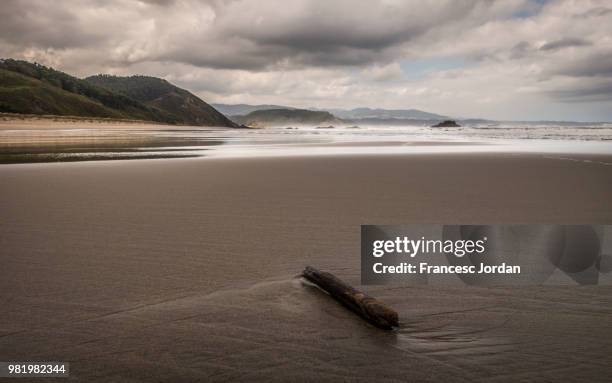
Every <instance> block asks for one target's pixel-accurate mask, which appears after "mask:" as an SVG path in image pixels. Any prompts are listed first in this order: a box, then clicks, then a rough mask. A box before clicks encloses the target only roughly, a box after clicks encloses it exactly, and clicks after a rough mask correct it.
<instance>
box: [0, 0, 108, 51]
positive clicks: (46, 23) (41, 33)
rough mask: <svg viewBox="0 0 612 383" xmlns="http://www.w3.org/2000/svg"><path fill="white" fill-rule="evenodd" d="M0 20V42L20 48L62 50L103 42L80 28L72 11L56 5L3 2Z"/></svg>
mask: <svg viewBox="0 0 612 383" xmlns="http://www.w3.org/2000/svg"><path fill="white" fill-rule="evenodd" d="M0 20H2V22H0V41H4V42H5V43H8V44H12V45H18V46H20V47H22V48H28V47H40V48H46V49H48V48H54V49H65V48H70V47H80V46H84V45H87V44H95V43H99V42H101V41H104V40H105V39H106V37H105V35H104V34H103V33H99V32H97V31H95V30H91V29H89V28H87V25H84V24H82V23H81V22H80V20H79V19H78V17H77V15H76V13H75V12H74V9H73V8H72V7H64V6H62V4H58V3H57V2H45V1H23V0H21V1H20V0H3V1H2V3H1V4H0Z"/></svg>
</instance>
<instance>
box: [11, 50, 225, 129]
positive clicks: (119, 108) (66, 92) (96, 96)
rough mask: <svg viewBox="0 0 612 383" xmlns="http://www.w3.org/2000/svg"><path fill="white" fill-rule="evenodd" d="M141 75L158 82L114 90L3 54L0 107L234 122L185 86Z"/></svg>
mask: <svg viewBox="0 0 612 383" xmlns="http://www.w3.org/2000/svg"><path fill="white" fill-rule="evenodd" d="M96 77H102V76H96ZM103 77H108V78H111V77H110V76H103ZM113 78H116V79H122V78H119V77H113ZM143 78H145V77H143ZM123 79H131V78H130V77H128V78H123ZM145 79H147V81H146V82H147V83H150V84H163V86H160V85H155V86H138V85H139V84H138V83H136V82H133V81H127V83H128V85H130V84H132V85H134V86H136V89H134V90H131V89H129V86H128V87H127V88H126V89H124V91H122V92H118V91H115V90H113V89H112V88H111V87H107V86H99V85H97V84H96V83H95V81H87V80H82V79H79V78H76V77H74V76H71V75H68V74H66V73H63V72H60V71H57V70H55V69H52V68H49V67H45V66H42V65H39V64H33V63H29V62H27V61H19V60H12V59H4V60H0V112H10V113H25V114H51V115H61V116H82V117H108V118H125V119H136V120H147V121H155V122H162V123H167V124H191V125H203V126H226V127H235V126H236V125H235V124H234V123H232V122H231V121H229V120H228V119H227V118H226V117H225V116H223V115H222V114H221V113H219V112H217V111H216V110H215V109H214V108H212V107H210V106H209V105H208V104H206V103H205V102H204V101H202V100H200V99H199V98H197V97H196V96H194V95H192V94H191V93H189V92H187V91H186V90H183V89H180V88H177V87H175V86H173V85H172V84H170V83H168V82H166V81H165V80H161V79H156V78H153V77H146V78H145ZM130 94H134V97H130ZM147 94H149V95H150V94H156V97H154V98H151V99H147Z"/></svg>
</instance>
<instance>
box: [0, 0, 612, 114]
mask: <svg viewBox="0 0 612 383" xmlns="http://www.w3.org/2000/svg"><path fill="white" fill-rule="evenodd" d="M0 20H2V22H1V23H0V56H1V57H13V58H21V59H27V60H32V61H37V62H40V63H43V64H46V65H50V66H53V67H56V68H58V69H60V70H63V71H66V72H68V73H71V74H75V75H78V76H86V75H91V74H96V73H112V74H118V75H127V74H147V75H152V76H159V77H163V78H165V79H167V80H169V81H171V82H173V83H175V84H177V85H179V86H181V87H184V88H186V89H189V90H191V91H192V92H194V93H196V94H198V95H199V96H201V97H202V98H203V99H204V100H205V101H208V102H224V103H250V104H263V103H274V104H281V105H290V106H297V107H329V108H335V107H341V108H353V107H357V106H369V107H383V108H417V109H423V110H426V111H430V112H436V113H441V114H447V115H452V116H457V117H484V118H495V119H514V120H517V119H518V120H525V119H555V120H561V119H564V120H584V121H588V120H608V121H609V120H612V1H588V0H575V1H563V0H560V1H535V0H531V1H530V0H504V1H469V0H448V1H445V0H440V1H423V0H419V1H400V0H380V1H373V0H364V1H361V0H347V1H342V0H338V1H332V0H327V1H325V0H320V1H315V0H281V1H268V0H235V1H232V0H230V1H203V0H148V1H144V0H143V1H136V0H133V1H130V0H74V1H71V0H66V1H62V0H57V1H48V0H2V3H1V6H0Z"/></svg>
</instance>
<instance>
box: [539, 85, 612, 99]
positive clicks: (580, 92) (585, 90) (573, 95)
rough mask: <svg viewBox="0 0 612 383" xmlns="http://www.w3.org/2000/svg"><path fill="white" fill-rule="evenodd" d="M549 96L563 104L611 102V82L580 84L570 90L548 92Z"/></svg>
mask: <svg viewBox="0 0 612 383" xmlns="http://www.w3.org/2000/svg"><path fill="white" fill-rule="evenodd" d="M549 94H550V95H551V96H552V97H554V98H556V99H559V100H563V101H565V102H601V101H612V81H611V80H605V81H603V82H600V81H597V82H589V83H581V84H578V85H575V86H574V87H572V88H568V89H557V90H554V91H550V92H549Z"/></svg>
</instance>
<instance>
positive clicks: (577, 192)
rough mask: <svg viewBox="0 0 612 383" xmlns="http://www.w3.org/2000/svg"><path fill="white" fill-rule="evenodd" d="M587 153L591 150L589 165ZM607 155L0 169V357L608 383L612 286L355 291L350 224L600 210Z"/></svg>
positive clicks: (381, 376) (140, 373) (149, 369)
mask: <svg viewBox="0 0 612 383" xmlns="http://www.w3.org/2000/svg"><path fill="white" fill-rule="evenodd" d="M600 160H602V158H600ZM606 162H612V160H611V159H609V158H607V159H606V158H604V159H603V160H602V161H600V162H591V163H587V162H576V161H565V160H559V159H555V158H544V157H543V156H536V155H502V154H497V155H485V154H482V155H468V154H463V155H403V156H399V155H385V156H339V157H333V156H329V157H307V158H300V157H291V158H244V159H187V160H145V161H127V162H126V161H115V162H87V163H60V164H43V165H40V164H26V165H10V166H0V184H1V187H0V261H1V263H2V268H0V301H1V302H2V311H1V314H0V360H59V361H69V362H71V379H72V380H82V381H109V380H112V379H115V380H117V381H119V380H121V381H195V380H201V381H224V380H242V381H253V380H260V381H287V380H311V381H338V380H352V381H363V382H369V381H371V380H373V379H377V380H380V381H406V380H412V381H423V380H439V381H507V382H516V381H520V380H547V381H558V380H563V381H586V380H589V381H609V380H610V377H612V321H611V320H610V319H611V318H612V294H611V293H612V289H611V288H609V287H602V286H593V287H567V286H566V287H539V288H533V287H529V288H527V287H525V288H512V289H509V288H490V289H486V288H473V287H462V288H459V289H448V288H441V287H433V286H429V287H426V286H424V287H411V288H398V287H376V288H372V287H367V286H366V287H364V290H365V291H367V292H369V293H371V294H372V295H373V296H376V297H378V298H381V299H382V300H383V301H385V302H387V303H389V304H391V305H392V306H393V307H394V308H396V309H397V310H398V311H399V313H400V319H401V321H402V322H403V325H402V329H401V330H400V331H398V332H394V333H386V332H381V331H380V330H378V329H375V328H373V327H372V326H370V325H368V324H366V323H364V322H363V321H361V320H360V319H358V318H357V317H356V316H354V315H352V314H351V313H349V312H348V311H347V310H345V309H344V308H342V307H340V306H338V305H337V304H336V303H335V302H333V301H331V300H330V299H328V298H327V297H325V296H323V295H322V294H321V293H320V292H319V291H316V290H314V289H312V288H310V287H308V286H305V285H303V284H302V283H301V282H300V281H299V280H298V279H296V278H294V276H295V275H296V274H297V273H299V272H300V271H301V270H302V269H303V267H304V266H305V265H314V266H317V267H319V268H321V269H325V270H328V271H332V272H334V273H335V274H336V275H338V276H339V277H341V278H343V279H344V280H346V281H347V282H350V283H352V284H355V285H357V284H358V283H359V232H360V231H359V225H360V224H375V223H378V224H401V223H413V222H414V223H422V222H437V223H483V222H484V223H511V222H517V223H532V222H533V223H542V222H546V223H567V222H589V223H611V222H612V204H611V203H610V200H611V198H610V197H611V196H612V167H611V166H607V165H605V163H606Z"/></svg>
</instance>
